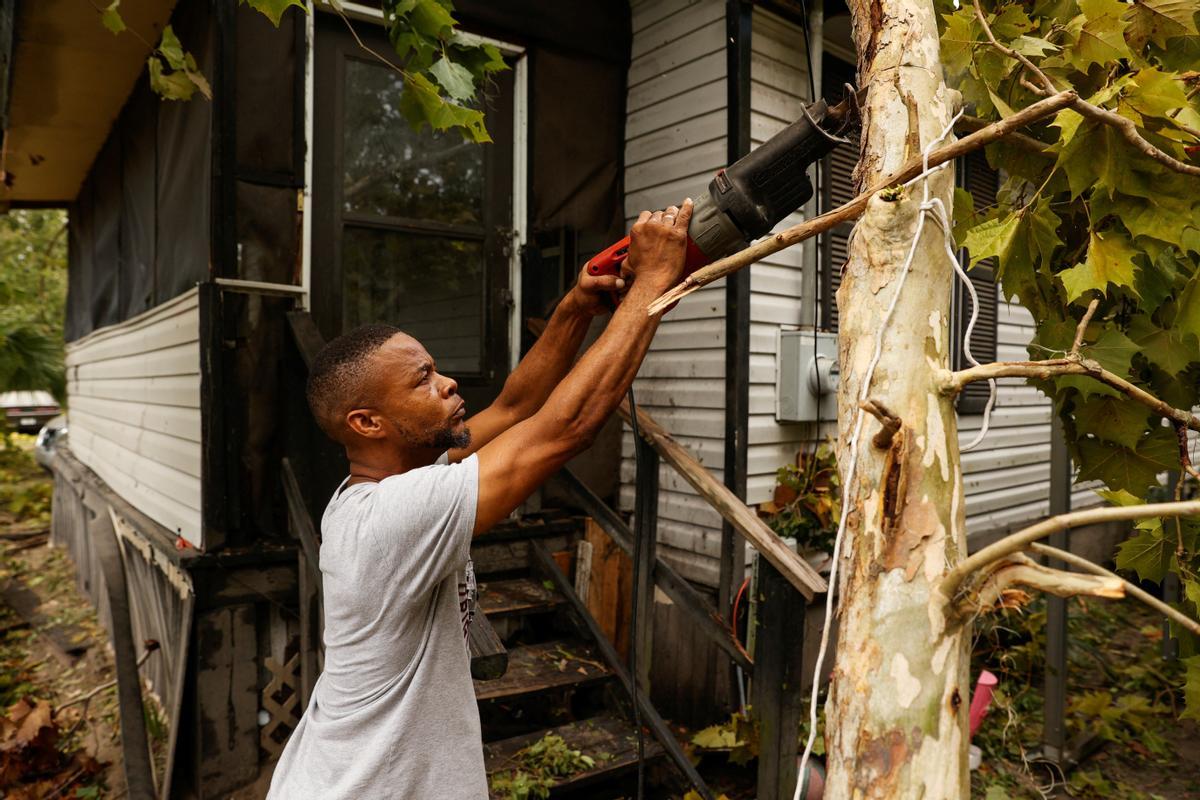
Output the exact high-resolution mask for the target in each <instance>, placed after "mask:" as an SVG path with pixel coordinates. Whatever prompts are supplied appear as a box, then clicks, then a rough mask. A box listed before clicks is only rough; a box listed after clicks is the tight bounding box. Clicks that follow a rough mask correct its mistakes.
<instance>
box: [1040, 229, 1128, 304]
mask: <svg viewBox="0 0 1200 800" xmlns="http://www.w3.org/2000/svg"><path fill="white" fill-rule="evenodd" d="M1137 254H1138V251H1137V250H1136V249H1134V247H1133V245H1132V244H1131V243H1130V241H1129V237H1127V236H1125V234H1123V233H1122V232H1121V231H1119V230H1116V229H1111V230H1108V231H1106V232H1105V233H1103V234H1101V233H1098V232H1096V231H1094V230H1093V231H1092V235H1091V238H1090V241H1089V243H1088V251H1087V258H1086V259H1085V260H1084V262H1083V263H1082V264H1077V265H1076V266H1074V267H1071V268H1070V269H1066V270H1063V271H1062V272H1060V273H1058V277H1059V280H1061V281H1062V283H1063V286H1064V287H1065V288H1066V290H1067V299H1068V300H1077V299H1079V298H1080V297H1083V296H1084V295H1085V294H1087V293H1088V292H1090V291H1097V292H1101V293H1103V294H1107V293H1108V286H1109V284H1112V285H1114V286H1124V287H1127V288H1129V289H1130V290H1131V291H1136V290H1134V285H1133V279H1134V270H1135V268H1134V264H1133V257H1134V256H1136V255H1137Z"/></svg>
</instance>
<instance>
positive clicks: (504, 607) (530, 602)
mask: <svg viewBox="0 0 1200 800" xmlns="http://www.w3.org/2000/svg"><path fill="white" fill-rule="evenodd" d="M564 602H566V598H564V597H563V596H562V595H561V594H559V593H558V592H557V591H556V590H555V589H553V588H549V589H548V588H546V586H545V585H544V584H542V583H541V582H539V581H536V580H533V579H532V578H512V579H509V580H498V581H480V582H479V596H478V599H477V600H476V604H477V605H478V607H479V610H480V611H482V612H483V613H484V614H487V615H488V616H489V617H500V616H507V615H514V614H529V613H533V612H537V611H548V610H550V609H552V608H554V607H555V606H558V605H560V604H562V603H564Z"/></svg>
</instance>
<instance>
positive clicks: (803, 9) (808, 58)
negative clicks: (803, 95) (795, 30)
mask: <svg viewBox="0 0 1200 800" xmlns="http://www.w3.org/2000/svg"><path fill="white" fill-rule="evenodd" d="M800 13H801V14H802V16H801V17H800V29H801V30H802V31H804V61H805V63H806V64H807V65H808V96H809V98H810V101H811V102H814V103H815V102H816V101H817V81H816V78H814V77H813V66H812V46H811V43H810V42H809V39H808V3H807V2H805V0H800Z"/></svg>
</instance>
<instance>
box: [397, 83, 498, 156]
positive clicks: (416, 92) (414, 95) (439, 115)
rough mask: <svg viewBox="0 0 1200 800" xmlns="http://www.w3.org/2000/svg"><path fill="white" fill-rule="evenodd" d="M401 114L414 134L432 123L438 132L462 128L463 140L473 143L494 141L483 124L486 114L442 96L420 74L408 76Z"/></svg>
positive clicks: (401, 101)
mask: <svg viewBox="0 0 1200 800" xmlns="http://www.w3.org/2000/svg"><path fill="white" fill-rule="evenodd" d="M400 113H402V114H403V115H404V118H405V119H407V120H408V122H409V124H410V125H412V126H413V129H414V130H420V129H421V127H422V126H423V125H424V124H425V123H428V124H429V126H430V127H431V128H433V129H434V130H435V131H444V130H449V129H450V128H459V129H460V130H461V131H462V133H463V137H464V138H469V139H470V140H471V141H474V142H490V141H491V137H490V136H488V133H487V129H486V128H485V127H484V124H483V112H482V111H477V110H475V109H473V108H466V107H464V106H460V105H457V104H455V103H451V102H449V101H448V100H446V98H444V97H442V96H441V95H440V94H439V93H438V90H437V87H436V86H434V85H433V82H432V81H430V80H429V79H428V78H426V77H425V76H424V75H421V74H420V73H415V74H413V73H408V74H406V75H405V78H404V92H403V93H402V94H401V95H400Z"/></svg>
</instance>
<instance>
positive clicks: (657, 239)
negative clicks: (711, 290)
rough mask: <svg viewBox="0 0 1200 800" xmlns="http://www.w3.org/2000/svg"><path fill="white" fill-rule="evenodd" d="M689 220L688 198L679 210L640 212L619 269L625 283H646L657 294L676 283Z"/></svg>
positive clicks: (690, 204)
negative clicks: (627, 252)
mask: <svg viewBox="0 0 1200 800" xmlns="http://www.w3.org/2000/svg"><path fill="white" fill-rule="evenodd" d="M691 219H692V199H691V198H690V197H689V198H688V199H687V200H684V201H683V207H682V208H676V207H675V206H670V207H669V208H667V209H666V210H665V211H655V212H654V213H651V212H649V211H643V212H642V213H641V214H640V215H638V220H637V222H635V223H634V224H633V229H632V230H631V231H630V232H629V258H627V259H625V263H624V264H623V265H622V266H621V276H622V277H623V278H624V279H625V282H626V283H630V282H631V281H632V280H639V281H646V282H647V283H649V284H651V285H652V286H653V287H654V288H655V289H657V290H659V291H660V292H661V291H666V290H667V289H669V288H670V287H671V286H673V285H674V284H676V283H677V282H678V281H679V279H680V277H681V276H682V275H683V264H684V260H685V259H686V257H687V230H688V223H689V222H690V221H691Z"/></svg>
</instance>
